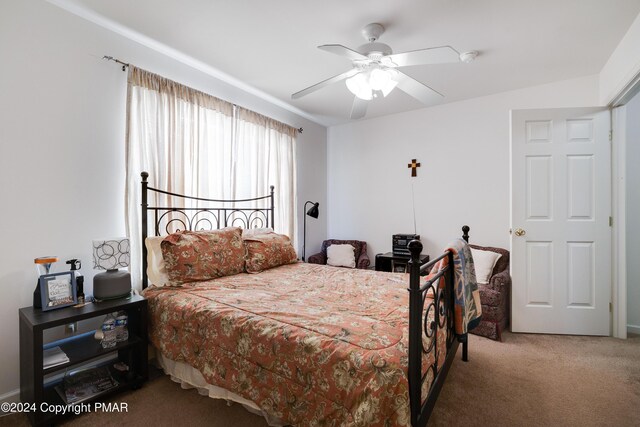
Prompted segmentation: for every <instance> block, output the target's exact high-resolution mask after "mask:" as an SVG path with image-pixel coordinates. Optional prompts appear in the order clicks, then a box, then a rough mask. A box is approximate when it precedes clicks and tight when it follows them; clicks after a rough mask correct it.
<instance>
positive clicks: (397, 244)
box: [391, 234, 420, 255]
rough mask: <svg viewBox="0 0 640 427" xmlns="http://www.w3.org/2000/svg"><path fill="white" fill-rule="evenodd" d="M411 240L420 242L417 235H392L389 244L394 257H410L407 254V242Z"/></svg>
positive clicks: (408, 253)
mask: <svg viewBox="0 0 640 427" xmlns="http://www.w3.org/2000/svg"><path fill="white" fill-rule="evenodd" d="M412 240H420V235H419V234H394V235H393V239H392V242H391V248H392V251H393V254H394V255H411V252H409V248H408V247H407V245H409V242H410V241H412Z"/></svg>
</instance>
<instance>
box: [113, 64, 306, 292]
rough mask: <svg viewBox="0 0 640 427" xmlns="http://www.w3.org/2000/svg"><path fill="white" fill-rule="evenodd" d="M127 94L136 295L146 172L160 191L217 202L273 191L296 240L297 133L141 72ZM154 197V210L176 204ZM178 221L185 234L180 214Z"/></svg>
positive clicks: (133, 71)
mask: <svg viewBox="0 0 640 427" xmlns="http://www.w3.org/2000/svg"><path fill="white" fill-rule="evenodd" d="M127 89H128V90H127V135H126V144H127V147H126V153H127V158H126V164H127V168H126V170H127V184H126V200H125V206H126V218H127V233H128V237H129V239H130V240H131V279H132V284H133V286H134V287H135V288H138V289H140V288H141V281H142V259H141V258H142V244H143V242H141V238H140V235H141V230H140V226H141V218H140V215H141V213H140V203H141V195H140V172H142V171H147V172H149V182H150V185H151V186H152V187H155V188H159V189H162V190H166V191H169V192H173V193H178V194H186V195H193V196H200V197H206V198H213V199H241V198H251V197H257V196H264V195H267V194H268V192H269V186H271V185H273V186H275V191H276V202H275V203H276V215H275V230H276V232H278V233H283V234H287V235H288V236H290V237H291V238H292V239H294V231H295V206H296V196H295V194H296V193H295V137H296V130H295V129H294V128H291V127H290V126H287V125H284V124H282V123H280V122H277V121H275V120H272V119H270V118H268V117H264V116H261V115H259V114H257V113H254V112H251V111H249V110H245V109H243V108H239V107H236V106H234V105H233V104H231V103H229V102H227V101H223V100H221V99H218V98H215V97H213V96H211V95H208V94H206V93H203V92H200V91H197V90H195V89H191V88H189V87H187V86H184V85H181V84H179V83H176V82H174V81H171V80H168V79H166V78H163V77H161V76H158V75H156V74H153V73H150V72H148V71H145V70H142V69H139V68H136V67H134V66H130V67H129V78H128V88H127ZM149 196H150V198H149V204H150V205H158V204H160V203H168V200H167V199H166V198H167V197H168V196H164V195H156V194H155V193H150V194H149ZM181 200H182V199H178V198H174V199H173V200H172V201H171V203H172V206H178V204H177V203H179V202H180V201H181ZM182 203H184V200H182ZM183 207H198V206H194V205H188V206H183ZM170 219H176V221H175V222H174V223H173V225H174V226H175V225H176V224H177V226H178V227H177V228H182V229H184V227H180V225H181V224H180V219H181V218H180V217H179V214H176V216H174V217H172V218H170ZM152 222H153V221H150V224H149V226H150V229H149V230H148V233H149V235H153V234H154V232H155V231H154V230H153V229H152V228H151V227H152V226H153V225H152ZM161 231H164V230H161Z"/></svg>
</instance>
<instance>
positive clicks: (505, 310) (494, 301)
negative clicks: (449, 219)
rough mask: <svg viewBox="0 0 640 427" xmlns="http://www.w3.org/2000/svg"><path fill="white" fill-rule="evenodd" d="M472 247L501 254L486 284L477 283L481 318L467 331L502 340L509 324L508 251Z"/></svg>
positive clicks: (509, 282) (509, 280)
mask: <svg viewBox="0 0 640 427" xmlns="http://www.w3.org/2000/svg"><path fill="white" fill-rule="evenodd" d="M470 246H471V247H472V248H473V249H479V250H482V251H491V252H496V253H499V254H500V255H502V256H501V257H500V258H499V259H498V261H497V262H496V265H495V266H494V267H493V271H492V273H491V278H490V279H489V283H487V284H478V289H479V291H480V303H481V304H482V319H481V321H480V324H479V325H478V326H477V327H476V328H474V329H473V330H471V331H469V332H471V333H472V334H475V335H482V336H484V337H487V338H491V339H494V340H498V341H502V331H504V330H505V329H506V328H507V326H508V325H509V300H510V294H511V275H510V273H509V251H508V250H506V249H501V248H492V247H483V246H477V245H470Z"/></svg>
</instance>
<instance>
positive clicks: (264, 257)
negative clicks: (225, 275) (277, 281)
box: [243, 233, 298, 273]
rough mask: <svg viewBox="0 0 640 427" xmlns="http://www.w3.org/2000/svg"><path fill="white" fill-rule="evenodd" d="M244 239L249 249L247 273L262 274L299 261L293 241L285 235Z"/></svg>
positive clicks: (246, 237) (257, 235)
mask: <svg viewBox="0 0 640 427" xmlns="http://www.w3.org/2000/svg"><path fill="white" fill-rule="evenodd" d="M243 239H244V244H245V246H246V248H247V257H246V264H245V268H246V271H247V273H260V272H261V271H263V270H268V269H269V268H273V267H277V266H279V265H284V264H291V263H294V262H296V261H297V260H298V255H296V250H295V249H294V248H293V245H292V244H291V240H290V239H289V237H287V236H285V235H283V234H276V233H267V234H256V235H253V236H245V237H244V238H243Z"/></svg>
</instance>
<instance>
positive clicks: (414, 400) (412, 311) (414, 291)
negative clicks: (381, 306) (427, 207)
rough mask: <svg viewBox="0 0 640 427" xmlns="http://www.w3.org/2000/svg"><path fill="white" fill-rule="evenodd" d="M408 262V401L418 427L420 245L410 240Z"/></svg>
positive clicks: (419, 398)
mask: <svg viewBox="0 0 640 427" xmlns="http://www.w3.org/2000/svg"><path fill="white" fill-rule="evenodd" d="M408 248H409V252H411V260H409V367H408V371H409V372H408V373H409V399H410V402H411V425H413V426H416V425H418V418H419V417H420V409H421V402H422V398H421V386H422V384H421V383H422V380H421V379H422V292H421V291H420V265H421V264H420V253H421V252H422V243H421V242H420V241H419V240H412V241H410V242H409V245H408Z"/></svg>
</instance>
